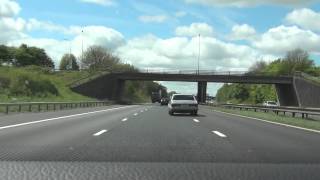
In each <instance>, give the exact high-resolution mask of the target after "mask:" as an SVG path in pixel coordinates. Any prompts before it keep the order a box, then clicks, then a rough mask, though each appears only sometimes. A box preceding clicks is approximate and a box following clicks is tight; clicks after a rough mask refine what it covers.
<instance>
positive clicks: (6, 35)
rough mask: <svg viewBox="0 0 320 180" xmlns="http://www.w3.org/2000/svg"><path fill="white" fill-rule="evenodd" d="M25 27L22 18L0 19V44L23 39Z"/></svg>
mask: <svg viewBox="0 0 320 180" xmlns="http://www.w3.org/2000/svg"><path fill="white" fill-rule="evenodd" d="M25 25H26V22H25V20H23V19H22V18H17V19H15V18H9V17H3V18H0V43H1V44H6V43H7V42H9V41H10V40H14V39H17V38H22V37H25V34H24V33H23V30H24V28H25Z"/></svg>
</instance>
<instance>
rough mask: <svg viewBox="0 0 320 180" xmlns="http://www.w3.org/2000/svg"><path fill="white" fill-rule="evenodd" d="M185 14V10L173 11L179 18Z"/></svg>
mask: <svg viewBox="0 0 320 180" xmlns="http://www.w3.org/2000/svg"><path fill="white" fill-rule="evenodd" d="M186 15H187V12H185V11H178V12H176V13H175V16H176V17H177V18H181V17H184V16H186Z"/></svg>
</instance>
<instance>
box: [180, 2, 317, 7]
mask: <svg viewBox="0 0 320 180" xmlns="http://www.w3.org/2000/svg"><path fill="white" fill-rule="evenodd" d="M184 1H185V2H186V3H195V4H202V5H210V6H235V7H250V6H257V5H263V4H269V5H270V4H272V5H273V4H275V5H289V6H299V5H306V4H310V3H312V2H315V1H316V0H184Z"/></svg>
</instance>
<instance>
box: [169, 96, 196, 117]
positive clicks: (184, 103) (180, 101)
mask: <svg viewBox="0 0 320 180" xmlns="http://www.w3.org/2000/svg"><path fill="white" fill-rule="evenodd" d="M168 108H169V114H170V115H173V114H174V113H191V114H192V115H197V114H198V101H197V99H196V98H195V97H194V96H193V95H187V94H174V95H172V97H171V99H170V101H169V104H168Z"/></svg>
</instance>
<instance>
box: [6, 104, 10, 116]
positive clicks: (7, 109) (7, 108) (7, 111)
mask: <svg viewBox="0 0 320 180" xmlns="http://www.w3.org/2000/svg"><path fill="white" fill-rule="evenodd" d="M6 114H9V105H6Z"/></svg>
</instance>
